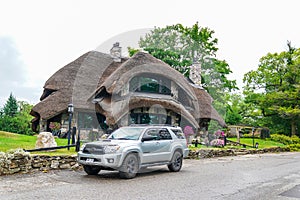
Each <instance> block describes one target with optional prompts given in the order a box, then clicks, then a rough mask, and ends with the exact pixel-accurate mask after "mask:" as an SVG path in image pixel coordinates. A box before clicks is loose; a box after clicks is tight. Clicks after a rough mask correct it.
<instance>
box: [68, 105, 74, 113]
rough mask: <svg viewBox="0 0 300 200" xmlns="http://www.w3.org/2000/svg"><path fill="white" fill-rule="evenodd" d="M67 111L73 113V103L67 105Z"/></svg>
mask: <svg viewBox="0 0 300 200" xmlns="http://www.w3.org/2000/svg"><path fill="white" fill-rule="evenodd" d="M68 112H69V113H73V112H74V105H73V104H72V103H70V104H69V105H68Z"/></svg>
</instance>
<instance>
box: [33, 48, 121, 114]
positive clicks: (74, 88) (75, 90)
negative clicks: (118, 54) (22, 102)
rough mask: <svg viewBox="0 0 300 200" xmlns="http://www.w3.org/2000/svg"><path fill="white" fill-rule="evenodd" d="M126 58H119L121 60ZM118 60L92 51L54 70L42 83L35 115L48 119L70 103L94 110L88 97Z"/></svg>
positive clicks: (76, 106) (115, 66)
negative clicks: (43, 83) (42, 86)
mask: <svg viewBox="0 0 300 200" xmlns="http://www.w3.org/2000/svg"><path fill="white" fill-rule="evenodd" d="M125 60H126V59H122V62H124V61H125ZM120 64H121V63H115V62H113V59H112V58H111V56H110V55H108V54H104V53H100V52H97V51H91V52H88V53H85V54H84V55H82V56H80V57H79V58H77V59H76V60H74V61H73V62H71V63H69V64H67V65H66V66H64V67H63V68H61V69H60V70H58V71H57V72H56V73H54V74H53V75H52V76H51V77H50V78H49V79H48V80H47V81H46V83H45V85H44V92H43V94H42V96H41V98H40V100H41V102H39V103H38V104H36V105H35V106H34V107H33V108H32V111H31V114H32V115H34V116H38V115H39V116H40V117H41V118H42V119H49V118H51V117H53V116H55V115H57V114H58V113H61V112H63V111H65V110H66V109H67V107H68V104H69V103H71V102H73V104H74V107H75V108H76V109H95V105H94V104H93V103H92V102H91V101H88V97H90V96H91V94H92V93H93V92H94V91H95V90H96V88H97V86H98V85H99V84H101V83H102V81H104V80H105V79H106V77H107V76H109V74H110V73H111V72H110V71H111V70H115V69H116V68H117V67H118V66H119V65H120Z"/></svg>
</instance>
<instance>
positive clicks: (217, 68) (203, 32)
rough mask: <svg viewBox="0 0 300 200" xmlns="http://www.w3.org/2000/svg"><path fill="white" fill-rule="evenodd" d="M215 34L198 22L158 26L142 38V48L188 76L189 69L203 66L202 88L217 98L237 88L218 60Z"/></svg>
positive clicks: (223, 65)
mask: <svg viewBox="0 0 300 200" xmlns="http://www.w3.org/2000/svg"><path fill="white" fill-rule="evenodd" d="M213 34H214V31H212V30H210V29H209V28H203V27H200V26H199V24H198V22H197V23H196V24H194V25H193V26H192V27H184V26H183V25H182V24H176V25H172V26H167V27H165V28H157V27H155V28H154V30H152V31H151V32H150V33H149V34H146V36H145V37H144V38H141V39H140V41H139V46H140V47H141V48H143V49H144V50H146V51H148V52H149V53H150V54H152V55H153V56H154V57H156V58H158V59H161V60H163V61H164V62H166V63H168V64H169V65H170V66H172V67H174V68H175V69H176V70H178V71H179V72H181V73H182V74H184V75H185V76H189V67H188V66H190V65H191V64H192V63H193V62H198V63H201V76H202V81H201V82H202V86H203V87H204V88H205V89H206V90H207V91H208V92H209V94H210V95H211V96H212V97H213V98H214V99H217V98H220V97H221V96H222V94H223V93H224V92H225V91H232V90H234V89H238V88H237V86H236V81H235V80H233V81H232V80H229V79H227V75H229V74H230V73H232V71H231V70H230V68H229V65H228V64H227V62H226V61H225V60H219V59H217V58H216V52H217V50H218V48H217V47H216V45H217V43H218V40H217V39H216V38H214V37H213ZM132 52H133V51H132Z"/></svg>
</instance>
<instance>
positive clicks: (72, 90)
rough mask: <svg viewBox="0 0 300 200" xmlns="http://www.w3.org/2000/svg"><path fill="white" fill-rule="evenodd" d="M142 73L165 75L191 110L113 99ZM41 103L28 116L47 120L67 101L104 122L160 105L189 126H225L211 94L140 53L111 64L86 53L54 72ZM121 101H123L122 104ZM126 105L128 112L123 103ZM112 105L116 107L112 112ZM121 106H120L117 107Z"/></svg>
mask: <svg viewBox="0 0 300 200" xmlns="http://www.w3.org/2000/svg"><path fill="white" fill-rule="evenodd" d="M141 73H151V74H154V75H155V74H157V75H160V76H164V77H166V78H168V79H170V80H172V81H174V82H176V84H177V85H178V86H179V87H180V88H182V89H183V90H184V91H185V92H186V94H187V96H188V97H189V99H191V100H192V107H193V110H192V111H191V110H187V109H186V108H184V107H183V106H182V105H181V104H180V103H179V102H177V101H176V100H170V99H164V98H163V97H162V98H155V97H154V96H152V97H151V98H145V97H142V96H138V95H131V97H130V98H127V97H126V98H123V99H121V100H120V99H119V100H116V99H114V97H118V96H119V95H120V93H122V90H123V89H124V86H125V85H126V83H128V81H130V80H131V78H133V77H134V76H137V75H139V74H141ZM103 92H104V93H105V94H108V95H109V98H108V99H105V100H104V101H103V102H101V103H99V105H100V106H96V107H95V104H94V103H92V100H93V99H94V98H95V96H97V95H98V96H99V94H102V93H103ZM40 100H41V102H39V103H38V104H36V105H35V106H34V107H33V108H32V111H31V114H32V115H33V116H35V117H36V118H35V119H34V120H33V121H35V122H37V121H38V120H39V119H46V120H47V119H50V118H52V117H54V116H56V115H58V114H60V113H62V112H65V111H66V110H67V106H68V104H69V103H70V102H73V104H74V107H75V109H89V110H95V109H96V110H97V112H101V113H102V114H104V115H105V116H107V121H112V122H118V120H119V119H120V118H122V117H123V116H124V114H126V113H128V108H129V109H133V108H136V107H140V106H151V105H154V104H158V103H160V104H161V105H163V106H164V107H166V108H168V109H172V110H173V111H175V112H178V113H180V114H181V115H183V116H184V117H185V118H187V119H188V120H189V121H190V122H191V123H192V124H195V126H196V121H197V120H199V119H214V120H217V121H218V122H219V123H220V125H222V126H224V125H225V123H224V120H223V119H222V118H221V117H220V116H219V115H218V113H217V112H216V110H215V109H214V108H213V107H212V105H211V103H212V99H211V97H210V95H209V94H208V93H207V92H206V91H205V90H203V89H201V88H197V87H194V86H193V85H192V84H191V83H190V82H189V81H187V80H186V78H185V77H184V76H183V75H182V74H181V73H179V72H178V71H176V70H175V69H173V68H172V67H170V66H169V65H167V64H166V63H164V62H162V61H161V60H158V59H156V58H154V57H153V56H151V55H150V54H147V53H142V52H139V53H137V54H135V55H134V56H133V57H131V58H122V61H121V62H120V63H119V62H114V61H113V59H112V58H111V56H110V55H108V54H104V53H100V52H97V51H91V52H88V53H86V54H84V55H82V56H80V57H79V58H77V59H76V60H74V61H73V62H71V63H69V64H68V65H66V66H64V67H63V68H61V69H60V70H58V71H57V72H56V73H54V74H53V75H52V76H51V77H50V78H49V79H48V80H47V81H46V83H45V85H44V92H43V94H42V96H41V98H40ZM122 101H123V102H122ZM126 102H127V103H128V102H129V107H127V108H126V109H127V111H126V109H125V107H124V105H122V104H124V103H126ZM112 104H113V105H114V106H117V107H115V108H121V109H115V110H114V111H113V112H112V110H110V109H111V106H112ZM118 106H120V107H118Z"/></svg>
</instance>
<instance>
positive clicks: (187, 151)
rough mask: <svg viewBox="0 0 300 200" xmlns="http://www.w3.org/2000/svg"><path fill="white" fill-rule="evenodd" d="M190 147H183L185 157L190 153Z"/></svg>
mask: <svg viewBox="0 0 300 200" xmlns="http://www.w3.org/2000/svg"><path fill="white" fill-rule="evenodd" d="M189 152H190V150H189V148H186V149H183V157H184V158H186V157H187V156H188V155H189Z"/></svg>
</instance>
